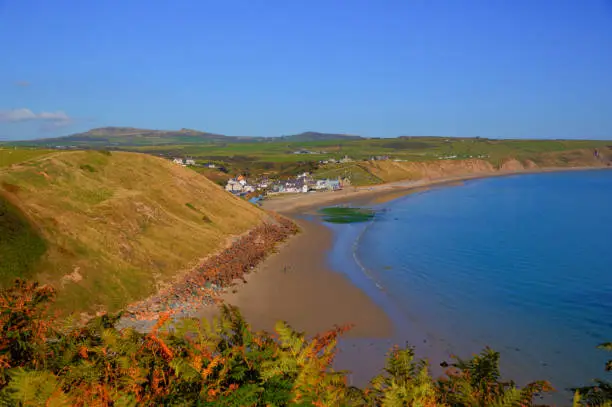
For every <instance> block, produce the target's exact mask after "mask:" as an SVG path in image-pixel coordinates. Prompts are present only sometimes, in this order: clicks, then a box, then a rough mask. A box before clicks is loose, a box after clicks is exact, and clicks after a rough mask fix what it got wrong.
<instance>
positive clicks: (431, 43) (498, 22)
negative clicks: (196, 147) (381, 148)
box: [0, 0, 612, 139]
mask: <svg viewBox="0 0 612 407" xmlns="http://www.w3.org/2000/svg"><path fill="white" fill-rule="evenodd" d="M0 39H2V41H1V44H2V46H1V47H0V139H21V138H38V137H51V136H60V135H66V134H70V133H74V132H78V131H84V130H87V129H89V128H92V127H102V126H134V127H144V128H157V129H178V128H182V127H188V128H195V129H199V130H205V131H211V132H216V133H222V134H228V135H236V136H244V135H252V136H278V135H283V134H293V133H298V132H302V131H306V130H315V131H324V132H342V133H352V134H361V135H364V136H373V137H376V136H379V137H393V136H399V135H439V136H481V137H512V138H528V137H529V138H531V137H539V138H608V139H612V0H573V1H570V0H446V1H442V0H413V1H411V0H402V1H399V0H398V1H391V0H389V1H384V0H370V1H362V0H350V1H348V0H347V1H340V0H321V1H319V0H284V1H275V0H266V1H264V0H244V1H233V0H214V1H212V0H211V1H209V0H194V1H188V0H174V1H170V0H168V1H156V0H105V1H81V0H74V1H67V0H66V1H64V0H54V1H52V2H51V1H47V0H0Z"/></svg>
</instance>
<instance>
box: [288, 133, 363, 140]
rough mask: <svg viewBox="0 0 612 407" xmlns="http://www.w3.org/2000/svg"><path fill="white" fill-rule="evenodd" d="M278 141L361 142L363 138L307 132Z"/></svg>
mask: <svg viewBox="0 0 612 407" xmlns="http://www.w3.org/2000/svg"><path fill="white" fill-rule="evenodd" d="M277 139H280V140H285V141H298V142H303V141H325V140H361V139H363V137H361V136H354V135H349V134H334V133H318V132H316V131H307V132H304V133H300V134H294V135H291V136H281V137H278V138H277Z"/></svg>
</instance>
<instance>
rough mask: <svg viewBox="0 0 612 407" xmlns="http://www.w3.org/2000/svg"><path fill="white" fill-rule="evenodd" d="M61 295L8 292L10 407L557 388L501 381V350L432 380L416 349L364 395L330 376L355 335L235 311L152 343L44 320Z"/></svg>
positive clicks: (518, 398)
mask: <svg viewBox="0 0 612 407" xmlns="http://www.w3.org/2000/svg"><path fill="white" fill-rule="evenodd" d="M53 296H54V291H53V289H51V288H49V287H47V286H40V285H38V284H36V283H26V282H24V281H20V280H17V281H16V283H15V285H14V286H13V287H11V288H9V289H5V290H2V291H1V292H0V404H1V405H22V406H26V405H49V406H63V405H73V406H92V405H97V406H124V405H126V406H127V405H130V406H133V405H147V406H149V405H156V406H157V405H163V406H185V405H197V406H286V405H293V406H308V405H311V406H453V407H461V406H529V405H532V403H533V401H532V400H533V398H534V396H536V395H537V394H538V393H540V392H546V391H549V390H551V388H550V385H549V384H548V383H546V382H535V383H532V384H529V385H527V386H526V387H524V388H522V389H519V388H517V387H516V386H515V385H514V383H513V382H512V381H509V382H505V381H501V380H500V373H499V353H497V352H495V351H493V350H491V349H485V350H484V351H483V352H482V353H481V354H479V355H477V356H474V357H473V358H471V359H467V360H463V359H459V358H457V359H455V361H454V362H453V363H452V364H450V365H447V367H448V370H447V371H446V373H445V375H444V376H443V377H441V378H439V379H434V378H433V377H432V376H431V375H430V373H429V369H428V364H427V362H426V361H423V360H415V357H414V351H413V349H412V348H409V347H408V348H403V349H402V348H397V347H396V348H394V349H392V350H391V352H390V353H389V355H388V358H387V363H386V367H385V369H384V372H383V373H382V374H380V375H378V376H376V377H375V378H374V379H373V380H372V382H371V384H370V385H369V386H368V387H367V388H365V389H359V388H355V387H349V386H347V385H346V372H343V371H335V370H334V369H333V368H332V363H333V359H334V356H335V353H336V341H337V339H338V336H339V335H341V334H342V333H343V332H344V331H346V330H347V329H349V327H336V328H334V329H332V330H330V331H328V332H326V333H323V334H320V335H316V336H314V337H312V338H307V337H306V335H305V334H303V333H299V332H296V331H294V330H293V329H291V327H289V326H288V325H287V324H286V323H283V322H279V323H278V324H277V325H276V329H275V330H276V334H275V335H270V334H268V333H266V332H253V331H252V330H251V329H250V327H249V325H248V324H247V323H246V322H245V321H244V319H243V318H242V316H241V314H240V312H239V311H238V310H237V309H236V308H232V307H227V306H225V307H223V309H222V316H221V317H220V318H218V319H216V320H215V321H214V322H213V323H212V324H210V323H208V321H206V320H203V321H198V320H195V319H183V320H180V321H178V322H175V323H174V325H173V326H172V327H171V326H170V325H169V324H168V318H169V316H168V315H165V316H164V317H162V318H161V319H160V320H159V321H158V323H157V325H156V326H155V327H154V328H153V329H152V330H151V332H150V333H148V334H143V333H139V332H136V331H134V330H132V329H123V330H119V329H117V328H115V324H116V322H117V320H118V319H119V316H118V315H114V316H113V315H103V316H100V317H97V318H95V319H92V320H90V321H89V322H88V323H87V324H86V325H84V326H73V327H69V326H65V327H64V328H63V329H60V328H58V326H57V323H56V322H55V321H53V320H51V319H48V318H47V317H45V315H46V311H47V307H48V305H49V302H50V301H51V300H52V299H53ZM604 346H605V347H607V348H609V347H610V345H609V344H606V345H604ZM609 365H610V363H609ZM609 365H608V366H609ZM608 386H609V384H608ZM608 389H609V387H608ZM580 394H582V395H583V397H582V398H581V396H577V397H576V402H575V403H576V404H580V403H582V404H585V405H610V404H609V402H610V394H609V393H603V392H599V393H598V394H597V398H595V396H594V395H593V394H589V393H586V392H585V393H580ZM606 403H608V404H606Z"/></svg>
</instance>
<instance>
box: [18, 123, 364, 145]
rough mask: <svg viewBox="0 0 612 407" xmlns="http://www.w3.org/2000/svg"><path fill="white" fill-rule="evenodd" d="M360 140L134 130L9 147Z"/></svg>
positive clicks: (330, 135) (330, 136)
mask: <svg viewBox="0 0 612 407" xmlns="http://www.w3.org/2000/svg"><path fill="white" fill-rule="evenodd" d="M361 138H362V137H360V136H355V135H347V134H334V133H319V132H314V131H307V132H304V133H300V134H294V135H286V136H280V137H236V136H226V135H223V134H216V133H209V132H205V131H199V130H193V129H186V128H182V129H180V130H156V129H142V128H137V127H119V126H109V127H99V128H94V129H91V130H88V131H85V132H82V133H75V134H71V135H68V136H63V137H54V138H45V139H36V140H27V141H17V142H13V143H10V144H16V145H34V146H45V147H58V146H76V147H91V148H103V147H121V146H126V147H127V146H145V145H168V144H201V143H240V142H273V141H281V140H283V141H289V142H292V141H299V142H304V141H321V140H358V139H361Z"/></svg>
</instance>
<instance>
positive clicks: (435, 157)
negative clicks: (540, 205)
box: [0, 127, 612, 185]
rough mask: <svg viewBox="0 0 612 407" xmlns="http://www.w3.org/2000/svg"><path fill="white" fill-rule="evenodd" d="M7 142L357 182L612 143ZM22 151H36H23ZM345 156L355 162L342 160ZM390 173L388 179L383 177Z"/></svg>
mask: <svg viewBox="0 0 612 407" xmlns="http://www.w3.org/2000/svg"><path fill="white" fill-rule="evenodd" d="M9 145H13V146H20V147H26V146H29V147H31V146H37V147H39V148H41V147H45V148H49V147H51V148H61V149H65V148H69V149H107V150H123V151H132V152H139V153H145V154H150V155H155V156H161V157H165V158H172V157H183V158H186V157H189V158H192V159H194V160H195V161H196V163H197V164H198V165H197V166H196V167H194V169H196V170H197V171H198V172H200V173H202V174H203V175H205V176H206V177H207V178H209V179H211V180H212V181H214V182H216V183H219V184H223V183H224V182H226V181H227V179H229V178H231V177H232V176H234V175H237V174H244V175H247V176H250V177H253V176H263V175H265V176H269V177H275V178H287V177H291V176H293V175H295V174H297V173H301V172H312V173H314V174H315V176H318V177H329V178H337V177H343V178H349V179H350V180H351V183H352V184H353V185H371V184H378V183H381V182H385V181H390V180H391V179H393V180H397V179H398V178H401V177H405V176H408V175H409V174H405V173H404V171H397V169H393V168H383V170H380V168H378V164H376V163H377V162H379V161H371V159H372V158H384V159H388V160H387V161H393V162H394V163H406V164H409V163H427V162H429V163H434V162H449V161H451V162H454V161H461V160H467V159H479V160H482V161H484V162H486V163H488V164H490V165H492V166H493V167H495V168H501V166H502V165H503V164H504V163H505V162H507V161H508V160H517V161H519V162H521V163H529V165H536V166H542V167H551V166H553V167H557V166H569V165H577V166H579V165H584V164H585V161H584V160H585V158H588V157H590V158H592V156H593V153H594V150H595V149H598V150H600V151H601V152H602V153H604V154H609V152H610V151H612V149H611V147H610V146H612V141H604V140H538V139H532V140H527V139H520V140H519V139H515V140H510V139H487V138H477V137H476V138H445V137H398V138H363V137H359V136H347V135H338V134H327V133H315V132H307V133H302V134H298V135H293V136H283V137H267V138H265V137H228V136H223V135H217V134H212V133H205V132H199V131H196V130H189V129H182V130H178V131H159V130H144V129H134V128H116V127H108V128H102V129H93V130H90V131H88V132H86V133H79V134H76V135H72V136H67V137H61V138H56V139H41V140H34V141H28V142H14V143H9ZM5 151H7V150H5ZM18 151H19V150H18ZM40 151H43V150H40ZM46 151H48V150H46ZM20 154H38V153H36V152H35V150H21V153H20ZM41 154H42V153H41ZM344 157H348V158H349V159H350V160H346V161H347V162H344V163H338V162H337V161H338V160H341V159H343V158H344ZM9 159H10V160H13V158H9ZM6 160H7V158H4V161H2V155H1V154H0V166H1V165H2V163H3V162H7V161H6ZM205 164H215V168H211V169H209V168H206V167H204V166H203V165H205ZM5 165H6V164H5ZM383 167H384V166H383ZM387 167H388V166H387ZM391 172H392V173H393V175H392V176H391V177H390V178H389V177H387V176H386V175H385V174H390V173H391Z"/></svg>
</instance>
